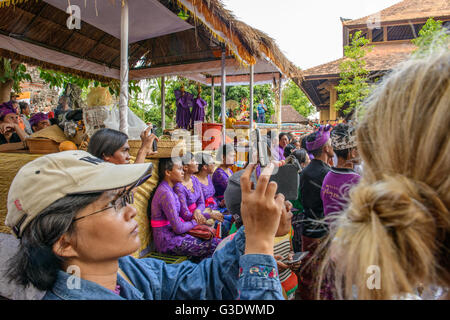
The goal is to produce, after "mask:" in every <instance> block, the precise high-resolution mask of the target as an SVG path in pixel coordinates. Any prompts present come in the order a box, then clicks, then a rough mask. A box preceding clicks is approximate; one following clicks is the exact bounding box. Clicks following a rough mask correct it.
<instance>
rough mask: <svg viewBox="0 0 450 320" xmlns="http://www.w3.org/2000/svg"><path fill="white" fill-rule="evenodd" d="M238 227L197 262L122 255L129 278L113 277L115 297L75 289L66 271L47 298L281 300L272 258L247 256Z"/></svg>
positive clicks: (84, 285) (83, 286) (91, 288)
mask: <svg viewBox="0 0 450 320" xmlns="http://www.w3.org/2000/svg"><path fill="white" fill-rule="evenodd" d="M244 249H245V233H244V229H243V227H242V228H240V229H239V231H238V232H237V233H236V236H235V237H234V238H233V239H232V240H231V241H229V242H228V243H227V244H226V245H225V246H224V247H223V248H221V249H220V250H217V251H216V252H215V253H214V255H213V256H212V257H211V258H208V259H204V260H203V261H201V262H200V263H199V264H195V263H193V262H191V261H184V262H182V263H179V264H166V263H165V262H163V261H161V260H158V259H152V258H143V259H135V258H133V257H130V256H127V257H123V258H120V259H119V267H120V269H121V270H122V271H123V272H124V273H125V275H126V276H127V277H128V278H129V280H130V281H131V283H132V284H133V285H131V284H129V282H128V281H127V280H125V279H124V278H122V276H120V275H118V276H117V284H118V285H119V286H120V295H118V294H116V293H114V292H112V291H111V290H109V289H107V288H104V287H102V286H100V285H98V284H96V283H94V282H91V281H88V280H84V279H77V280H79V284H80V285H79V289H69V288H71V287H73V285H72V286H71V285H68V284H70V283H72V284H73V283H75V282H76V281H73V279H71V277H73V276H71V275H69V274H68V273H66V272H63V271H59V274H58V276H57V280H56V283H55V285H54V286H53V288H52V289H51V290H49V291H47V293H46V295H45V296H44V299H47V300H61V299H62V300H123V299H125V300H142V299H144V300H234V299H242V300H249V299H258V300H263V299H265V300H274V299H284V298H283V294H282V289H281V284H280V280H279V277H278V270H277V265H276V262H275V259H274V258H273V257H272V256H269V255H263V254H247V255H243V253H244Z"/></svg>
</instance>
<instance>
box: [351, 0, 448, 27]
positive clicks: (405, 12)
mask: <svg viewBox="0 0 450 320" xmlns="http://www.w3.org/2000/svg"><path fill="white" fill-rule="evenodd" d="M449 15H450V1H449V0H404V1H401V2H399V3H397V4H394V5H393V6H390V7H388V8H386V9H383V10H381V11H379V12H377V13H374V14H371V15H369V16H366V17H362V18H359V19H355V20H347V21H344V22H343V23H342V24H343V25H344V26H354V25H361V24H366V23H367V22H368V21H369V22H370V21H372V23H373V21H374V19H375V20H376V19H380V22H389V21H399V20H411V19H419V18H428V17H443V16H449Z"/></svg>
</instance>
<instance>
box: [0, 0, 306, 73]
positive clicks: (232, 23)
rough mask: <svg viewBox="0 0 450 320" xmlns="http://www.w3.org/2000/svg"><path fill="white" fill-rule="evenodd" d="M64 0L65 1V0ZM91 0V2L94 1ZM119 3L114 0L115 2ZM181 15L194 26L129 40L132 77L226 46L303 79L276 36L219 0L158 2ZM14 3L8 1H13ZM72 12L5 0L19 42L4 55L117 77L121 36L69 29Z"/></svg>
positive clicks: (208, 56)
mask: <svg viewBox="0 0 450 320" xmlns="http://www.w3.org/2000/svg"><path fill="white" fill-rule="evenodd" d="M61 1H65V0H61ZM90 1H92V0H90ZM112 1H113V2H114V0H112ZM159 2H160V3H161V4H162V5H163V6H165V7H166V8H167V9H168V10H170V11H171V12H172V13H174V14H175V15H177V14H178V13H179V12H180V10H181V9H182V8H184V9H185V10H188V11H189V12H190V16H189V18H188V19H187V20H186V22H187V23H189V24H190V25H192V26H194V28H191V29H188V30H185V31H181V32H176V33H172V34H167V35H163V36H158V37H155V38H151V39H146V40H142V41H138V42H135V43H132V44H130V46H129V63H130V79H133V72H134V70H136V71H137V70H139V72H140V74H141V76H142V74H143V70H145V69H148V70H151V69H157V68H162V67H170V66H178V65H192V67H191V68H192V69H193V70H194V71H201V70H198V69H197V63H204V62H210V61H220V54H221V51H222V44H223V43H224V44H225V46H226V48H227V56H228V57H229V58H235V59H236V60H237V61H238V62H239V63H241V64H242V65H243V66H244V65H245V64H254V63H256V61H258V60H262V59H266V58H268V59H269V60H270V61H271V62H272V63H273V64H274V65H275V66H276V67H277V69H278V70H279V71H281V73H283V75H284V76H285V77H293V78H301V71H300V70H299V69H298V68H297V67H295V66H294V65H293V64H292V63H291V62H290V61H289V60H288V59H287V58H286V57H285V56H284V54H283V53H282V52H281V50H280V49H279V48H278V47H277V45H276V44H275V42H274V41H273V39H271V38H270V37H269V36H267V35H266V34H264V33H263V32H261V31H259V30H256V29H254V28H252V27H250V26H248V25H247V24H245V23H243V22H241V21H239V20H237V19H236V18H235V17H234V16H233V15H232V13H231V12H230V11H229V10H226V9H225V8H224V6H223V4H222V3H221V1H219V0H177V1H174V0H159ZM14 3H15V5H12V4H14ZM8 4H9V5H8ZM67 17H68V15H67V14H66V13H65V12H64V11H62V10H60V9H57V8H55V7H53V6H51V5H50V4H48V3H46V2H45V1H42V0H33V1H31V0H30V1H27V0H23V1H10V2H8V1H6V2H0V21H1V22H0V36H2V35H3V36H4V37H8V38H11V39H12V40H14V41H16V42H15V43H13V44H11V45H10V46H9V47H8V48H5V47H0V48H3V49H2V51H1V52H0V53H2V55H4V56H8V57H13V58H16V59H18V60H21V61H25V62H27V63H31V64H35V65H40V66H42V67H44V68H48V69H54V70H61V71H64V72H69V73H73V74H77V75H80V76H82V77H89V78H93V79H97V80H100V81H104V82H108V81H110V80H112V79H118V70H119V69H120V39H118V38H116V37H114V36H112V35H110V34H108V33H106V32H104V31H102V30H100V29H98V28H96V27H95V26H93V25H90V24H89V23H86V22H84V21H82V22H81V29H80V30H69V29H68V28H67V26H66V21H67ZM17 43H27V44H33V45H36V46H39V47H42V48H46V49H50V50H53V51H55V52H58V53H59V54H61V59H62V58H63V57H64V56H70V57H74V58H76V59H80V60H83V61H88V62H90V63H92V64H96V65H98V66H100V67H101V68H105V70H106V71H105V72H103V73H102V74H99V73H98V72H89V71H90V70H93V69H90V68H85V69H84V70H80V68H79V67H78V63H72V64H71V65H70V66H67V65H66V66H61V65H60V64H59V63H57V62H55V61H50V60H49V59H47V60H46V61H43V60H41V59H40V57H37V56H35V57H31V55H30V54H24V52H17V51H18V50H13V49H11V47H12V48H15V47H17Z"/></svg>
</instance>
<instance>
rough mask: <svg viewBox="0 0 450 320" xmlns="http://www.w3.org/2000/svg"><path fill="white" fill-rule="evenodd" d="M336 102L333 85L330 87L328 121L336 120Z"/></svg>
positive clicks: (335, 92)
mask: <svg viewBox="0 0 450 320" xmlns="http://www.w3.org/2000/svg"><path fill="white" fill-rule="evenodd" d="M336 100H337V91H336V88H335V87H334V85H331V86H330V120H336V119H337V112H336V108H335V104H336Z"/></svg>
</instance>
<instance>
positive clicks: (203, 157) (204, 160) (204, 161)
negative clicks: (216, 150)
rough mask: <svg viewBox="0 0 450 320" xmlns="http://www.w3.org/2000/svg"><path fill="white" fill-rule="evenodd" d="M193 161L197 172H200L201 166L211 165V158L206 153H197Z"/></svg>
mask: <svg viewBox="0 0 450 320" xmlns="http://www.w3.org/2000/svg"><path fill="white" fill-rule="evenodd" d="M195 161H197V163H198V171H201V170H202V168H203V166H207V165H209V164H211V163H213V162H214V161H213V157H212V156H211V155H210V154H208V153H206V152H199V153H197V154H196V155H195Z"/></svg>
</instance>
